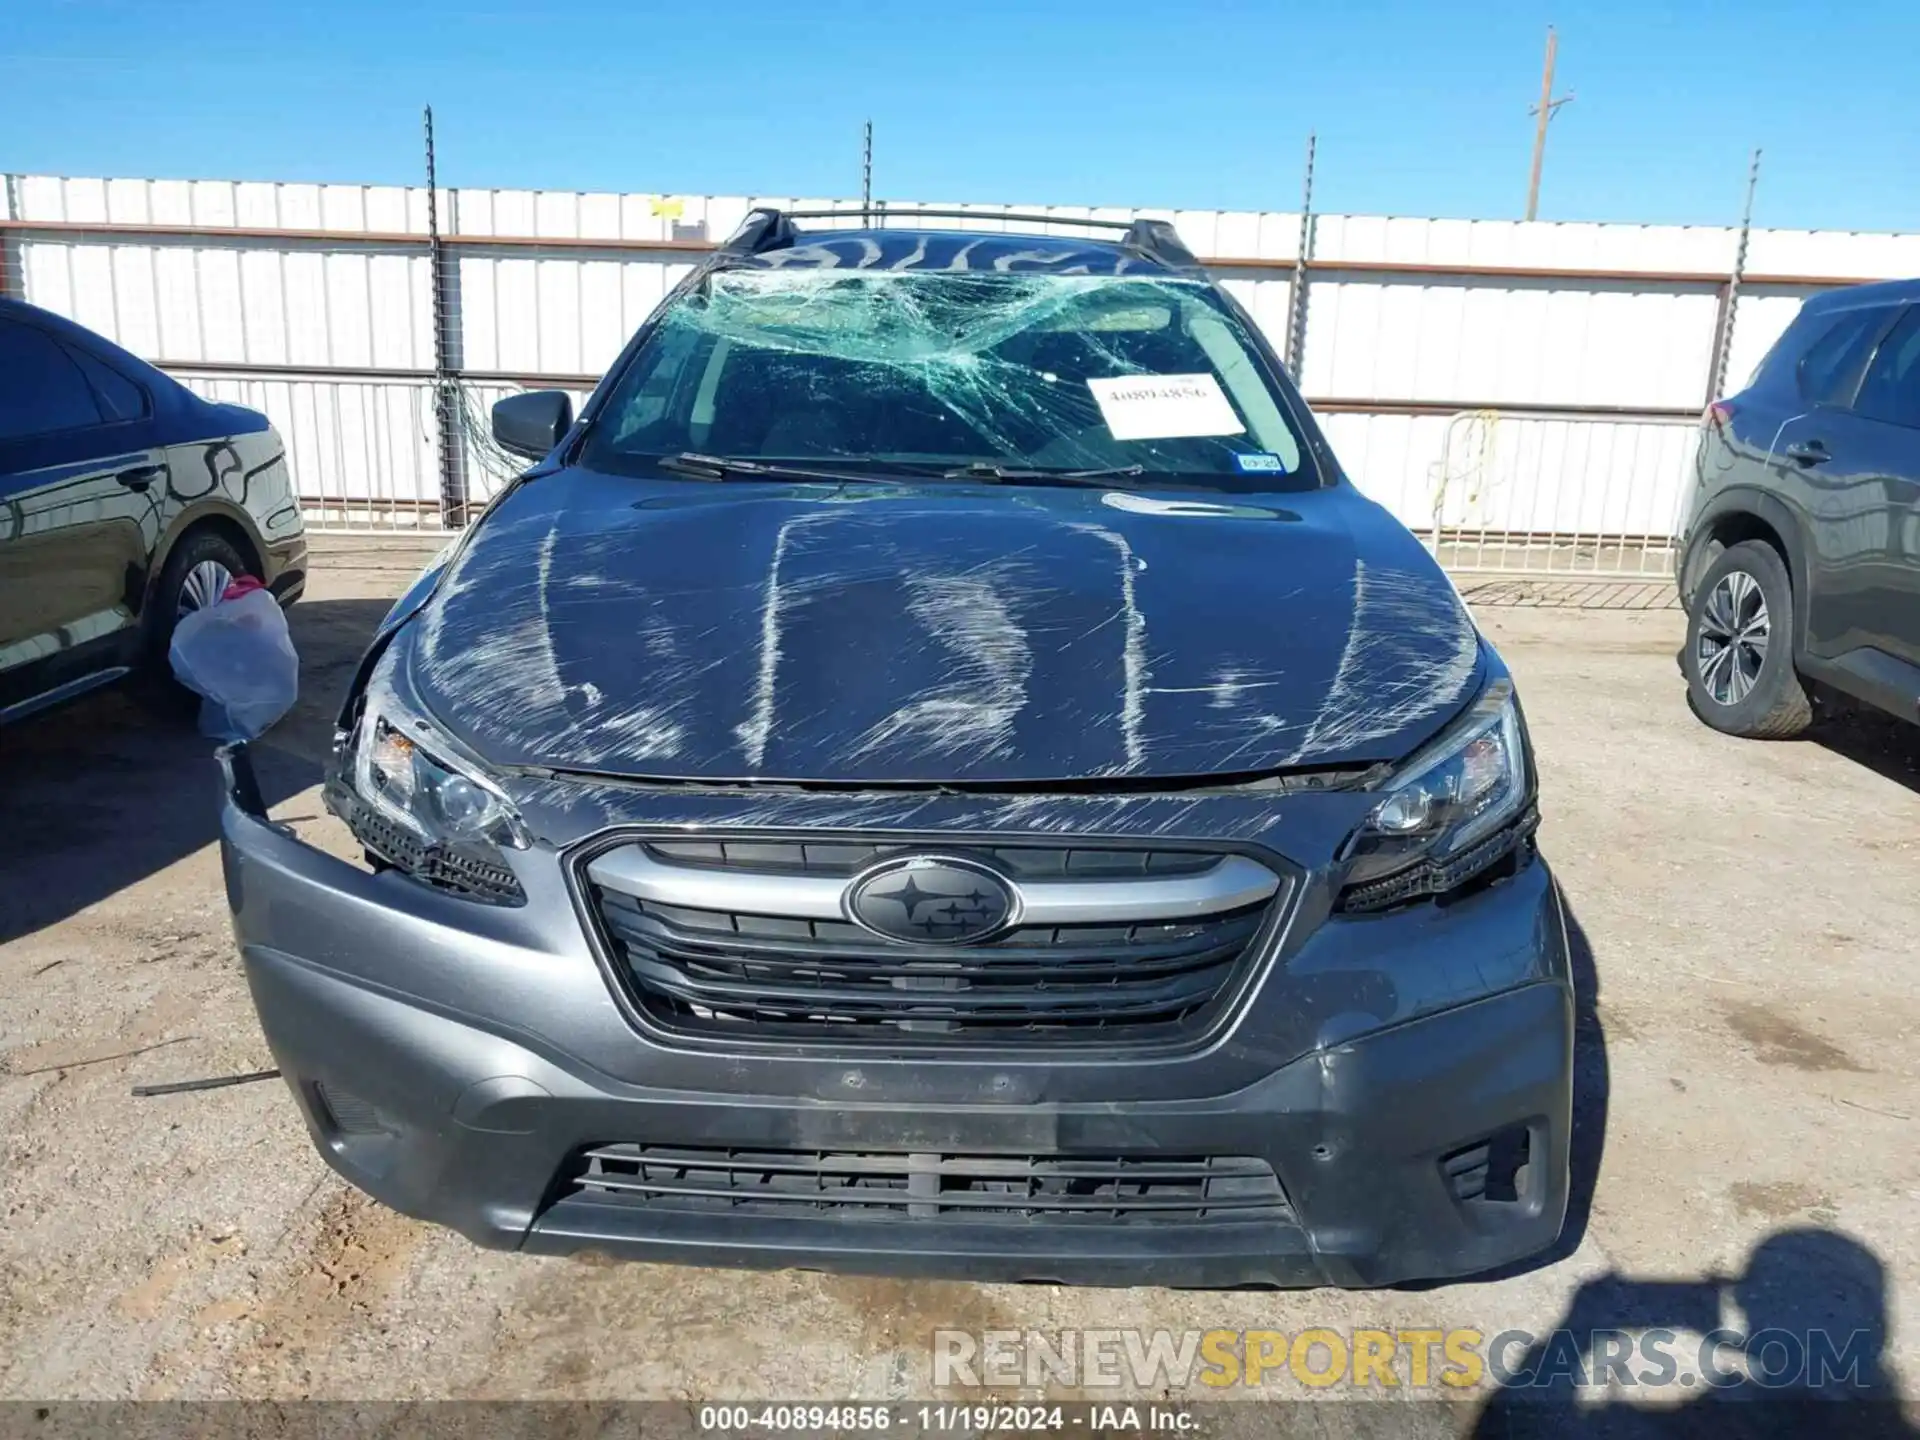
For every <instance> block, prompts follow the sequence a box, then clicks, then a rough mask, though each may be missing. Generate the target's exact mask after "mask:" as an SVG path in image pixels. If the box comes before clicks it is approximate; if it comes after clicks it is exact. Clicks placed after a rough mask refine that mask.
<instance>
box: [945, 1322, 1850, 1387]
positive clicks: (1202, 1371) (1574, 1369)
mask: <svg viewBox="0 0 1920 1440" xmlns="http://www.w3.org/2000/svg"><path fill="white" fill-rule="evenodd" d="M1873 1354H1874V1347H1873V1337H1872V1336H1871V1334H1870V1333H1869V1332H1867V1331H1865V1330H1856V1331H1853V1332H1851V1333H1850V1334H1845V1335H1838V1334H1833V1333H1830V1332H1828V1331H1825V1330H1808V1331H1793V1330H1783V1329H1772V1330H1760V1331H1755V1332H1754V1333H1752V1334H1743V1333H1742V1332H1739V1331H1736V1330H1730V1329H1716V1330H1711V1331H1708V1332H1706V1333H1705V1334H1697V1333H1694V1332H1690V1331H1682V1330H1667V1329H1648V1330H1625V1329H1618V1330H1606V1329H1600V1330H1586V1331H1582V1332H1579V1333H1576V1332H1574V1331H1572V1330H1554V1331H1549V1332H1546V1333H1544V1334H1534V1333H1532V1332H1530V1331H1526V1330H1503V1331H1499V1332H1497V1333H1495V1334H1492V1335H1489V1334H1487V1333H1485V1332H1484V1331H1480V1330H1472V1329H1462V1328H1453V1329H1440V1328H1437V1327H1436V1328H1434V1329H1415V1328H1405V1329H1394V1330H1386V1329H1378V1330H1373V1329H1364V1328H1363V1329H1352V1330H1344V1329H1339V1330H1337V1329H1330V1328H1319V1327H1315V1328H1309V1329H1305V1330H1297V1331H1293V1332H1291V1333H1289V1332H1286V1331H1282V1330H1184V1331H1174V1330H1151V1331H1145V1330H1120V1329H1114V1330H1060V1331H1052V1332H1045V1331H1037V1330H1028V1331H1020V1330H986V1331H980V1332H971V1331H963V1330H936V1331H935V1332H934V1335H933V1383H934V1384H935V1385H936V1386H962V1387H966V1386H972V1387H979V1388H984V1389H1013V1388H1020V1387H1025V1388H1040V1387H1045V1386H1050V1385H1063V1386H1070V1387H1075V1388H1081V1389H1101V1388H1114V1389H1120V1388H1126V1389H1133V1390H1164V1389H1175V1390H1179V1389H1186V1388H1189V1387H1193V1386H1199V1387H1206V1388H1212V1389H1226V1388H1229V1387H1236V1386H1301V1387H1305V1388H1307V1389H1311V1390H1325V1389H1330V1388H1333V1387H1336V1386H1345V1387H1350V1388H1354V1389H1402V1388H1405V1389H1413V1390H1427V1389H1433V1390H1437V1391H1440V1392H1442V1393H1444V1392H1445V1391H1448V1390H1454V1391H1458V1390H1471V1389H1474V1388H1477V1387H1481V1386H1491V1385H1498V1386H1504V1387H1508V1388H1530V1387H1559V1386H1575V1387H1586V1386H1590V1385H1591V1386H1620V1387H1626V1388H1650V1389H1659V1388H1664V1387H1668V1386H1678V1387H1681V1388H1694V1387H1698V1386H1705V1387H1710V1388H1724V1387H1727V1386H1733V1385H1757V1386H1760V1387H1763V1388H1768V1389H1791V1388H1800V1389H1826V1388H1848V1387H1851V1388H1859V1387H1861V1386H1863V1385H1865V1384H1866V1383H1867V1377H1868V1376H1870V1375H1871V1373H1872V1364H1871V1360H1872V1357H1873Z"/></svg>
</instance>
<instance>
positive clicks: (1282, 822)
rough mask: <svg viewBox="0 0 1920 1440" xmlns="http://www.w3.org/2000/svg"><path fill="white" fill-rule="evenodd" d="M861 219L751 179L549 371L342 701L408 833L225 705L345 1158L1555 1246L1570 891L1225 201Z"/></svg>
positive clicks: (306, 1076)
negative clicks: (708, 250) (1202, 214)
mask: <svg viewBox="0 0 1920 1440" xmlns="http://www.w3.org/2000/svg"><path fill="white" fill-rule="evenodd" d="M812 218H816V217H808V216H796V215H791V214H788V215H783V214H780V213H778V212H773V211H760V212H755V213H754V214H753V215H752V216H751V217H750V218H749V220H748V221H747V223H746V224H745V225H744V226H743V227H742V229H741V230H740V232H739V233H738V234H736V235H735V236H734V237H733V239H732V240H731V241H729V242H728V243H727V244H725V245H723V246H721V247H720V248H719V249H718V250H717V251H716V252H715V253H714V254H713V255H712V256H711V257H710V258H709V259H708V260H707V261H706V262H705V263H703V264H701V265H700V266H698V267H697V268H696V269H695V270H694V271H693V273H692V274H691V275H689V276H688V277H687V279H686V280H685V282H684V283H682V284H681V285H680V286H679V287H678V288H677V289H676V290H675V291H674V292H673V294H671V295H670V296H669V297H668V298H667V300H666V301H665V302H664V303H663V304H662V305H661V306H660V308H659V309H658V311H657V312H656V313H655V314H654V315H653V316H652V317H651V318H650V319H649V320H648V321H647V322H646V324H645V325H644V326H642V327H641V329H640V331H639V333H638V334H636V335H635V336H634V338H633V340H632V342H631V343H630V344H629V345H628V346H627V348H626V350H625V351H624V352H623V353H622V354H621V356H620V357H619V359H618V360H617V361H616V362H615V364H614V365H613V367H612V368H611V369H610V370H609V372H608V373H607V375H606V377H605V379H604V380H603V381H602V383H601V384H600V386H599V387H598V388H597V389H596V390H595V391H594V393H593V395H592V396H591V398H590V399H589V400H588V401H587V402H586V403H585V405H584V407H583V408H582V409H581V411H580V413H579V414H578V415H577V416H576V415H575V414H574V413H573V412H572V407H571V405H570V403H569V401H568V399H567V397H566V396H564V395H561V394H558V393H536V394H525V395H519V396H515V397H513V398H511V399H509V400H506V401H503V402H502V403H501V404H500V405H499V406H498V407H497V408H496V410H495V412H494V427H495V435H496V438H497V439H498V441H499V443H500V444H501V445H503V446H505V447H507V448H508V449H510V450H512V451H515V452H517V453H519V454H521V455H524V456H526V457H527V458H528V459H529V460H530V461H532V462H533V463H532V465H531V467H530V468H529V469H527V470H526V471H525V473H524V474H522V475H521V476H519V477H518V479H517V480H516V481H515V482H514V483H513V484H512V485H511V486H509V487H508V488H507V489H506V490H505V492H504V493H502V494H501V495H500V496H499V497H498V498H497V499H496V500H495V501H494V502H493V503H492V504H491V505H490V506H489V507H488V509H487V511H486V513H485V514H484V515H483V516H481V518H480V519H479V520H478V521H477V523H475V524H474V525H472V526H471V527H470V529H468V531H467V532H466V533H465V534H464V535H463V536H462V538H461V541H460V543H459V544H458V545H457V546H455V547H454V548H453V549H452V551H451V553H450V554H448V555H447V556H446V557H445V558H444V559H443V560H442V561H441V562H440V563H438V564H436V565H435V566H434V567H433V568H431V569H430V570H429V571H428V573H426V574H425V575H423V576H422V577H421V578H420V579H419V581H418V582H417V583H416V584H415V585H414V586H413V587H412V589H411V590H410V591H409V592H408V593H407V594H406V595H405V596H404V597H403V598H402V599H401V600H400V601H399V603H398V604H396V605H395V607H394V609H393V611H392V613H391V614H390V615H389V616H388V618H387V619H386V621H385V622H384V623H383V624H382V626H381V627H380V630H379V632H378V635H377V638H376V639H375V640H374V642H373V644H372V646H371V648H370V649H369V650H368V652H367V655H366V657H365V660H364V661H363V663H362V665H361V666H360V669H359V673H358V675H357V676H356V678H355V679H354V681H353V683H352V686H351V691H350V694H349V696H348V698H347V701H346V704H345V707H344V710H343V712H342V714H341V716H340V720H339V726H338V738H337V745H336V755H335V762H334V765H333V767H332V770H331V774H330V777H329V779H328V782H327V787H326V795H327V801H328V804H329V806H330V807H331V808H332V809H333V811H334V812H335V813H336V814H337V815H339V816H340V817H341V819H342V820H343V821H344V822H345V823H346V825H347V826H348V827H350V828H351V830H352V832H353V834H354V835H355V836H356V837H357V838H358V840H359V843H360V845H361V846H362V847H363V849H364V854H365V860H364V863H362V864H350V863H347V862H346V861H343V860H341V859H338V858H335V857H334V856H332V855H329V854H323V853H321V852H320V851H319V850H317V849H314V848H310V847H309V846H307V845H306V844H303V843H302V842H301V841H300V840H298V839H296V838H294V837H293V836H292V835H291V834H289V833H288V832H287V831H285V830H284V829H283V828H281V827H279V826H277V825H276V824H275V823H274V822H273V821H272V820H270V819H269V818H268V817H267V816H266V815H265V814H264V813H263V811H262V807H261V806H260V805H259V803H258V800H257V795H256V793H255V790H254V788H253V787H252V786H250V785H249V784H248V776H249V771H248V767H247V761H246V757H245V754H244V751H239V752H234V753H230V754H229V755H228V756H227V757H226V760H227V765H228V774H229V782H230V783H229V795H228V803H227V806H226V808H225V812H224V843H223V851H224V856H225V863H226V874H227V885H228V891H229V895H230V898H231V902H232V907H233V914H234V925H235V928H236V931H237V933H238V937H239V941H240V945H241V949H242V951H243V954H244V956H245V963H246V970H247V975H248V978H249V981H250V983H251V986H252V991H253V997H254V1000H255V1003H256V1005H257V1007H258V1010H259V1014H260V1020H261V1023H262V1025H263V1027H264V1029H265V1032H266V1035H267V1038H268V1040H269V1042H270V1044H271V1046H272V1048H273V1051H274V1054H275V1056H276V1058H277V1059H278V1061H279V1064H280V1066H281V1069H282V1070H283V1072H284V1074H285V1077H286V1080H287V1083H288V1085H289V1086H290V1088H291V1090H292V1092H293V1096H294V1098H295V1101H296V1102H297V1104H298V1105H299V1107H300V1110H301V1112H302V1114H303V1115H304V1117H305V1119H306V1123H307V1125H308V1127H309V1128H310V1130H311V1132H312V1135H313V1138H314V1141H315V1143H316V1144H317V1146H318V1147H319V1149H320V1152H321V1154H322V1155H323V1156H324V1157H325V1159H326V1160H327V1162H328V1163H329V1164H331V1165H332V1166H333V1167H334V1168H335V1169H337V1170H338V1171H339V1172H340V1173H341V1174H342V1175H344V1176H346V1177H347V1178H348V1179H349V1180H351V1181H352V1182H353V1183H354V1184H356V1185H358V1186H360V1187H361V1188H363V1189H364V1190H366V1191H367V1192H369V1193H370V1194H372V1195H373V1196H375V1197H377V1198H378V1199H380V1200H382V1201H384V1202H385V1203H387V1204H389V1205H391V1206H394V1207H395V1208H397V1209H399V1210H402V1211H405V1212H406V1213H408V1214H410V1215H415V1216H419V1217H422V1218H425V1219H428V1220H432V1221H437V1222H440V1223H443V1224H447V1225H450V1226H453V1227H455V1228H457V1229H458V1230H460V1231H461V1232H463V1233H464V1234H466V1235H468V1236H470V1237H471V1238H472V1239H473V1240H475V1241H477V1242H479V1243H480V1244H483V1245H488V1246H495V1247H500V1248H506V1249H524V1250H529V1251H541V1252H567V1251H574V1250H578V1249H583V1248H592V1249H598V1250H604V1251H609V1252H612V1253H615V1254H618V1255H623V1256H631V1257H635V1258H640V1259H651V1260H671V1261H684V1262H689V1263H697V1264H718V1265H740V1266H802V1267H811V1268H821V1269H834V1270H845V1271H856V1272H868V1273H892V1274H933V1275H946V1276H964V1277H973V1278H979V1279H1000V1280H1047V1281H1059V1282H1069V1283H1092V1284H1128V1283H1151V1284H1173V1285H1230V1284H1242V1283H1253V1282H1261V1283H1272V1284H1287V1285H1297V1284H1318V1283H1330V1284H1336V1285H1348V1286H1353V1285H1378V1284H1385V1283H1390V1282H1395V1281H1402V1280H1408V1279H1412V1278H1416V1277H1434V1276H1445V1275H1456V1274H1463V1273H1470V1272H1476V1271H1483V1270H1486V1269H1488V1268H1489V1267H1494V1266H1499V1265H1503V1264H1506V1263H1508V1262H1512V1261H1515V1260H1517V1259H1520V1258H1521V1257H1525V1256H1529V1255H1533V1254H1535V1253H1536V1252H1539V1251H1541V1250H1542V1249H1543V1248H1545V1247H1548V1246H1550V1245H1551V1244H1552V1243H1553V1242H1554V1240H1555V1238H1556V1237H1557V1235H1558V1234H1559V1231H1560V1226H1561V1222H1562V1217H1563V1214H1564V1212H1565V1209H1566V1205H1567V1191H1568V1133H1569V1112H1570V1095H1571V1054H1572V1048H1573V1006H1572V993H1571V987H1570V982H1569V975H1568V951H1567V939H1566V929H1565V924H1564V919H1563V915H1562V909H1561V904H1560V901H1559V898H1558V895H1557V893H1556V890H1555V886H1554V882H1553V879H1552V877H1551V876H1550V874H1549V873H1548V869H1547V866H1546V864H1545V863H1544V862H1543V861H1542V860H1541V858H1540V856H1539V855H1538V854H1537V852H1536V850H1535V845H1534V834H1535V828H1536V823H1537V817H1536V811H1535V780H1534V769H1533V761H1532V757H1531V753H1530V750H1529V747H1528V741H1527V730H1526V725H1525V722H1524V720H1523V718H1522V715H1521V711H1520V707H1519V704H1518V701H1517V699H1516V697H1515V694H1514V687H1513V683H1512V681H1511V679H1510V678H1509V677H1508V675H1507V672H1506V670H1505V669H1504V667H1503V666H1502V664H1501V662H1500V659H1499V657H1498V656H1497V655H1496V654H1495V653H1494V652H1493V650H1492V648H1491V647H1490V646H1488V644H1487V643H1486V641H1485V640H1484V638H1483V637H1482V636H1481V635H1480V634H1479V633H1478V631H1477V630H1476V629H1475V626H1474V624H1473V621H1472V619H1471V618H1470V617H1469V615H1468V613H1467V611H1466V610H1465V608H1464V607H1463V605H1462V604H1461V601H1460V599H1459V598H1458V596H1457V595H1456V593H1455V591H1454V590H1453V588H1452V586H1451V585H1450V584H1449V583H1448V581H1447V579H1446V577H1445V576H1444V575H1443V574H1442V573H1441V571H1440V570H1439V569H1438V568H1437V566H1436V565H1435V564H1434V562H1433V560H1432V559H1431V558H1430V556H1429V555H1428V554H1427V552H1426V551H1425V550H1424V549H1423V547H1422V546H1421V545H1420V544H1419V543H1418V542H1417V541H1416V540H1415V539H1414V537H1413V536H1412V535H1410V534H1409V533H1408V532H1407V531H1406V530H1405V529H1403V528H1402V527H1401V526H1400V525H1399V524H1398V523H1397V522H1396V521H1395V520H1394V519H1393V518H1392V517H1391V516H1390V515H1388V514H1387V513H1386V512H1385V511H1383V510H1382V509H1381V508H1380V507H1379V506H1377V505H1375V504H1373V503H1371V502H1370V501H1368V500H1366V499H1365V498H1364V497H1362V496H1361V495H1360V494H1359V493H1358V492H1357V491H1356V490H1355V489H1354V487H1353V486H1352V484H1351V483H1350V482H1349V481H1348V480H1347V479H1346V478H1345V477H1344V476H1343V475H1342V473H1341V471H1340V468H1339V465H1338V464H1337V462H1336V461H1335V459H1334V457H1333V455H1332V453H1331V452H1330V451H1329V449H1328V447H1327V444H1326V441H1325V439H1324V438H1323V436H1322V435H1321V433H1320V431H1319V430H1318V429H1317V428H1316V426H1315V424H1314V421H1313V418H1312V416H1311V415H1310V414H1309V413H1308V411H1307V408H1306V406H1305V405H1304V404H1303V403H1302V401H1301V399H1300V397H1299V395H1298V393H1297V392H1296V391H1295V389H1294V387H1293V385H1292V384H1291V383H1290V381H1289V380H1288V378H1287V377H1286V375H1285V374H1284V372H1283V370H1282V368H1281V366H1280V364H1279V363H1278V361H1277V360H1276V359H1275V357H1274V355H1273V354H1272V353H1271V351H1270V350H1269V348H1268V347H1267V345H1266V344H1265V343H1264V341H1263V340H1262V339H1261V336H1260V334H1259V332H1258V330H1257V329H1256V328H1255V327H1254V326H1253V324H1252V323H1251V322H1250V321H1249V320H1248V318H1247V316H1246V315H1245V314H1244V313H1243V312H1242V311H1241V309H1240V308H1239V307H1238V306H1237V305H1236V304H1235V303H1234V302H1233V300H1232V299H1231V298H1230V297H1228V296H1227V295H1226V294H1225V293H1223V291H1222V290H1221V288H1220V287H1219V286H1218V285H1216V284H1214V283H1213V282H1212V281H1210V280H1209V278H1208V277H1207V275H1206V274H1205V273H1204V271H1203V270H1202V269H1201V268H1200V266H1199V265H1198V264H1197V262H1196V261H1195V260H1194V258H1193V256H1192V255H1191V254H1189V253H1188V252H1187V251H1186V250H1185V249H1184V248H1183V247H1182V246H1181V244H1180V242H1179V241H1178V239H1177V238H1176V237H1175V236H1174V234H1173V232H1172V230H1171V229H1170V228H1169V227H1167V226H1165V225H1161V224H1155V223H1141V224H1136V225H1133V226H1130V227H1120V228H1118V229H1116V230H1114V231H1113V232H1112V233H1111V234H1104V233H1100V232H1098V231H1097V230H1096V231H1095V232H1094V233H1095V234H1096V237H1097V238H1082V237H1080V236H1078V235H1060V234H1057V233H1055V234H1045V235H1042V234H1013V233H982V232H979V231H958V232H943V231H937V230H928V229H885V228H879V229H860V230H847V229H826V230H817V231H810V230H806V229H802V228H799V227H797V226H796V224H795V221H796V220H797V219H812ZM840 223H841V224H843V225H844V223H845V217H842V219H841V221H840ZM1084 228H1088V229H1093V227H1084Z"/></svg>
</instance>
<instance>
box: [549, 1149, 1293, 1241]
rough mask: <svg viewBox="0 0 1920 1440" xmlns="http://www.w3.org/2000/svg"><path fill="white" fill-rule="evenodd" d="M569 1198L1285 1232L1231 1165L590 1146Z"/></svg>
mask: <svg viewBox="0 0 1920 1440" xmlns="http://www.w3.org/2000/svg"><path fill="white" fill-rule="evenodd" d="M569 1193H571V1194H573V1195H576V1196H581V1197H586V1198H591V1199H593V1200H594V1201H596V1202H602V1203H609V1204H620V1205H633V1206H644V1207H646V1208H648V1209H651V1210H678V1211H695V1212H708V1213H711V1212H715V1211H724V1212H727V1213H731V1214H759V1215H778V1216H781V1217H786V1218H794V1217H804V1216H837V1217H842V1218H857V1219H861V1220H879V1221H889V1220H891V1221H899V1222H903V1223H911V1222H913V1221H919V1220H958V1221H964V1222H967V1223H976V1222H978V1223H1003V1224H1004V1223H1012V1224H1020V1223H1026V1224H1086V1225H1140V1224H1146V1225H1171V1224H1195V1223H1243V1224H1244V1223H1248V1222H1254V1221H1284V1220H1291V1218H1292V1213H1293V1212H1292V1210H1291V1209H1290V1207H1289V1206H1288V1204H1287V1199H1286V1196H1285V1195H1284V1194H1283V1193H1282V1191H1281V1189H1280V1182H1279V1180H1278V1179H1277V1178H1276V1177H1275V1175H1274V1173H1273V1167H1272V1166H1270V1165H1268V1164H1267V1162H1266V1161H1264V1160H1257V1159H1248V1158H1241V1157H1235V1156H1158V1155H1147V1156H1140V1157H1130V1156H1106V1155H1102V1156H1088V1157H1081V1156H1018V1155H1016V1156H1006V1155H940V1154H916V1155H871V1154H857V1153H847V1152H832V1151H818V1150H722V1149H710V1148H695V1147H681V1146H669V1145H633V1144H609V1145H599V1146H595V1147H594V1148H592V1149H590V1150H587V1151H586V1152H584V1153H583V1154H582V1155H581V1156H580V1157H579V1159H578V1161H577V1163H576V1165H575V1166H574V1168H573V1171H572V1179H571V1184H570V1187H569Z"/></svg>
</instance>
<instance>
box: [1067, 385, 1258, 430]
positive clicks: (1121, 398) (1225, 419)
mask: <svg viewBox="0 0 1920 1440" xmlns="http://www.w3.org/2000/svg"><path fill="white" fill-rule="evenodd" d="M1087 388H1088V389H1089V390H1091V391H1093V398H1094V401H1095V403H1096V404H1098V405H1099V407H1100V418H1101V419H1103V420H1105V421H1106V422H1107V429H1108V430H1110V431H1112V432H1113V438H1114V439H1116V440H1177V439H1183V438H1185V437H1187V436H1193V435H1240V434H1244V433H1245V431H1246V428H1247V427H1246V426H1244V425H1242V424H1241V423H1240V417H1239V416H1238V415H1236V414H1234V413H1233V405H1232V402H1230V401H1229V400H1228V399H1227V397H1226V393H1225V392H1224V391H1222V390H1221V388H1220V382H1219V381H1218V380H1216V379H1214V377H1213V376H1212V375H1210V374H1200V375H1120V376H1114V377H1109V378H1103V379H1099V380H1089V381H1087Z"/></svg>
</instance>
